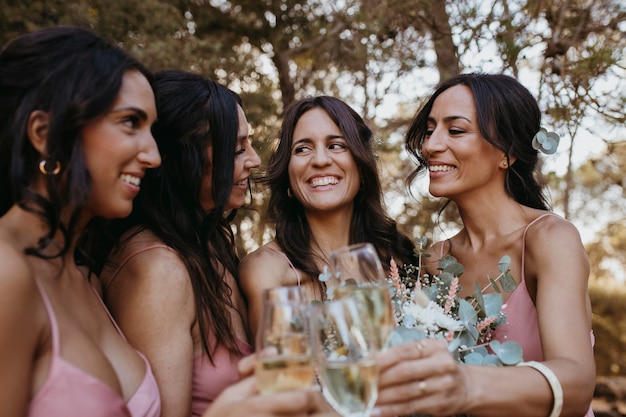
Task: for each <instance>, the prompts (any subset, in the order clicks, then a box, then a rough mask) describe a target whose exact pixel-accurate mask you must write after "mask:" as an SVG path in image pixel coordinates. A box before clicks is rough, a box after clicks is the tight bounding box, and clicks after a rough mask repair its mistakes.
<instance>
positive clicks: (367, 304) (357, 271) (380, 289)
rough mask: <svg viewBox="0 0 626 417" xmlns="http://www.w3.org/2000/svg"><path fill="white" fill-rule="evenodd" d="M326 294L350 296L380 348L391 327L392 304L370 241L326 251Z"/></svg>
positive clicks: (385, 281)
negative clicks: (327, 292) (367, 321)
mask: <svg viewBox="0 0 626 417" xmlns="http://www.w3.org/2000/svg"><path fill="white" fill-rule="evenodd" d="M328 259H329V261H330V273H331V278H330V280H329V281H328V283H327V285H328V287H329V298H330V299H337V298H344V297H351V298H354V299H355V300H356V301H357V304H358V306H359V308H360V309H361V312H362V314H364V315H365V316H367V317H368V318H369V320H370V321H371V322H372V324H373V326H374V327H375V329H376V343H377V345H378V348H379V349H382V348H383V347H384V346H385V343H386V341H387V339H388V337H389V334H390V333H391V330H392V329H393V327H394V319H393V306H392V304H391V296H390V294H389V286H388V284H387V279H386V278H385V272H384V270H383V267H382V265H381V263H380V259H379V258H378V254H377V253H376V249H375V248H374V246H373V245H372V244H371V243H357V244H354V245H349V246H344V247H342V248H339V249H336V250H334V251H332V252H331V253H330V254H329V257H328Z"/></svg>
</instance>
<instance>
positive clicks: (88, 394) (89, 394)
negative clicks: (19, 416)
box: [27, 278, 161, 417]
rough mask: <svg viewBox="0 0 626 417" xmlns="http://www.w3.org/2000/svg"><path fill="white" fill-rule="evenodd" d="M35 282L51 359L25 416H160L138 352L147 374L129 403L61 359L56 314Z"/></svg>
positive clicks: (153, 383) (149, 377) (154, 387)
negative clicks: (45, 319) (45, 315)
mask: <svg viewBox="0 0 626 417" xmlns="http://www.w3.org/2000/svg"><path fill="white" fill-rule="evenodd" d="M35 282H36V283H37V287H38V288H39V292H40V293H41V298H42V299H43V302H44V305H45V308H46V311H47V313H48V317H49V318H50V329H51V333H52V358H51V361H50V370H49V371H48V376H47V377H46V380H45V381H44V383H43V384H42V386H41V388H40V389H39V390H38V391H37V393H36V394H35V395H34V396H33V398H32V399H31V401H30V403H29V404H28V412H27V416H28V417H67V416H89V417H158V416H159V415H160V413H161V400H160V397H159V391H158V388H157V385H156V381H155V379H154V376H153V375H152V371H151V369H150V364H149V363H148V361H147V360H146V358H145V357H144V356H143V355H141V353H139V355H140V356H141V357H142V359H143V360H144V362H145V364H146V375H145V377H144V379H143V381H142V383H141V385H140V386H139V388H138V389H137V391H136V392H135V394H133V396H132V397H131V398H130V399H129V400H128V403H125V402H124V399H123V398H122V397H121V396H120V394H119V393H117V392H116V391H114V390H113V389H112V388H111V387H110V386H108V385H107V384H105V383H104V382H102V381H100V380H99V379H97V378H95V377H94V376H92V375H90V374H88V373H86V372H84V371H83V370H81V369H80V368H78V367H76V366H75V365H73V364H71V363H70V362H68V361H66V360H65V359H63V357H61V354H60V349H61V347H60V343H61V341H60V335H59V326H58V323H57V319H56V315H55V314H54V310H53V308H52V304H51V303H50V299H49V298H48V295H47V294H46V291H45V289H44V287H43V285H41V283H40V282H39V280H38V279H36V278H35ZM105 310H106V309H105ZM107 314H108V310H107ZM109 317H110V316H109ZM111 320H112V321H113V319H111ZM113 324H115V321H113ZM115 327H116V328H117V325H115ZM117 329H118V331H119V328H117ZM120 334H121V332H120ZM122 337H123V335H122Z"/></svg>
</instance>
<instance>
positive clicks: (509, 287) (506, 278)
mask: <svg viewBox="0 0 626 417" xmlns="http://www.w3.org/2000/svg"><path fill="white" fill-rule="evenodd" d="M500 284H502V289H503V290H504V291H505V292H508V293H511V292H513V291H515V288H516V287H517V282H515V278H513V275H511V273H509V272H507V273H506V274H504V275H503V276H502V278H500Z"/></svg>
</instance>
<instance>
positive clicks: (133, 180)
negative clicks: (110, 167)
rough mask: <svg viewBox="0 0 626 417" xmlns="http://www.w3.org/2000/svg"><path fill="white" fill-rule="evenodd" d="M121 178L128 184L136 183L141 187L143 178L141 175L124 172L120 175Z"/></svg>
mask: <svg viewBox="0 0 626 417" xmlns="http://www.w3.org/2000/svg"><path fill="white" fill-rule="evenodd" d="M120 179H121V180H122V181H124V182H126V183H128V184H131V185H134V186H137V187H139V185H140V184H141V178H139V177H135V176H133V175H129V174H122V175H120Z"/></svg>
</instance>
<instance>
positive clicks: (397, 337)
mask: <svg viewBox="0 0 626 417" xmlns="http://www.w3.org/2000/svg"><path fill="white" fill-rule="evenodd" d="M423 339H426V334H425V333H424V332H422V331H421V330H418V329H414V328H413V329H409V328H407V327H404V326H399V327H396V328H394V329H393V330H392V331H391V334H389V337H388V338H387V343H386V344H385V346H386V347H394V346H398V345H401V344H404V343H410V342H415V341H417V340H423Z"/></svg>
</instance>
